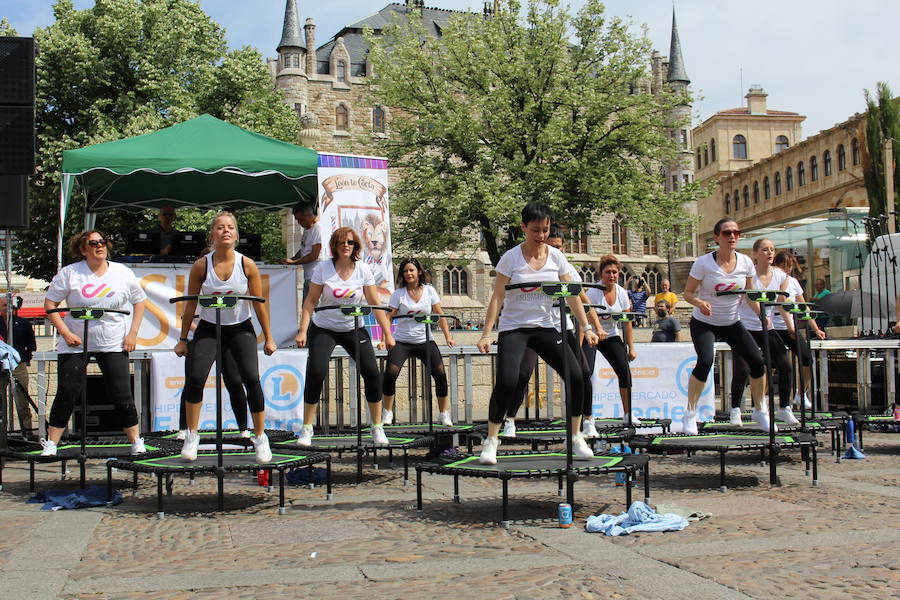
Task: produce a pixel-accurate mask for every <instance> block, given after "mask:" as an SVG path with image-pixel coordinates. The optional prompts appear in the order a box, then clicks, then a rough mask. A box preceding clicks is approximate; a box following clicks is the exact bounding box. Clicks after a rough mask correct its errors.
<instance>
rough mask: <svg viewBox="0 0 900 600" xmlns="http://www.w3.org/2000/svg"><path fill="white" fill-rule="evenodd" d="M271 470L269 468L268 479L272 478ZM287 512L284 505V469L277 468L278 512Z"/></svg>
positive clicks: (281, 513)
mask: <svg viewBox="0 0 900 600" xmlns="http://www.w3.org/2000/svg"><path fill="white" fill-rule="evenodd" d="M271 471H272V470H271V469H269V481H271V480H272V472H271ZM286 512H287V509H286V508H285V507H284V469H278V514H279V515H283V514H285V513H286Z"/></svg>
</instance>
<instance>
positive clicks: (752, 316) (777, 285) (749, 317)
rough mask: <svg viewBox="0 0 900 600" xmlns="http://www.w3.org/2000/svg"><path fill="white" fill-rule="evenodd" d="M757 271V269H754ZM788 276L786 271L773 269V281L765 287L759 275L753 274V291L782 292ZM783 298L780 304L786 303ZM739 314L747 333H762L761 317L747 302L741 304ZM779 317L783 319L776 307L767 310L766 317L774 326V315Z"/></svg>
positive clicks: (779, 299)
mask: <svg viewBox="0 0 900 600" xmlns="http://www.w3.org/2000/svg"><path fill="white" fill-rule="evenodd" d="M754 271H755V269H754ZM786 277H787V275H785V274H784V271H782V270H781V269H772V279H771V281H769V285H766V286H764V285H763V284H762V282H761V281H760V280H759V275H757V274H756V273H755V272H754V273H753V289H755V290H762V289H767V290H780V289H781V286H782V285H783V284H784V280H785V278H786ZM784 301H785V300H784V297H783V296H778V302H784ZM738 314H739V315H740V318H741V323H743V324H744V328H745V329H747V331H762V325H760V324H759V315H757V314H756V313H755V312H753V309H751V308H750V305H749V304H748V301H747V300H744V301H742V302H741V305H740V308H739V309H738ZM773 314H774V315H777V316H778V318H779V319H780V318H781V311H778V310H775V307H774V306H770V307H768V308H767V309H766V317H767V318H768V319H769V321H770V322H772V323H773V324H774V318H773V316H772V315H773Z"/></svg>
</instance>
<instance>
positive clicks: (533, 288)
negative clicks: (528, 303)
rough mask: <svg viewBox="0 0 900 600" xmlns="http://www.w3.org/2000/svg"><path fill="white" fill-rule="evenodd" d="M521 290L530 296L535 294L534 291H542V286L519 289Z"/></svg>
mask: <svg viewBox="0 0 900 600" xmlns="http://www.w3.org/2000/svg"><path fill="white" fill-rule="evenodd" d="M519 289H520V290H522V293H524V294H528V293H530V292H534V291H537V290H539V289H541V286H539V285H538V286H535V287H523V288H519Z"/></svg>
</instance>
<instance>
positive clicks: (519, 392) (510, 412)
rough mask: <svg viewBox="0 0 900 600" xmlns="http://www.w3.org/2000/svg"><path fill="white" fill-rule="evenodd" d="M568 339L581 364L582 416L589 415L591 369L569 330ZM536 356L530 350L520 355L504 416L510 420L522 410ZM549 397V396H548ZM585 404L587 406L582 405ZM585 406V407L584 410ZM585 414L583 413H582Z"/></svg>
mask: <svg viewBox="0 0 900 600" xmlns="http://www.w3.org/2000/svg"><path fill="white" fill-rule="evenodd" d="M566 334H567V336H566V337H568V338H569V346H570V347H571V348H572V352H574V353H575V355H576V356H577V357H578V359H579V362H580V363H581V365H580V368H581V376H582V378H583V379H584V391H583V394H584V395H585V399H584V400H583V401H582V405H581V406H582V413H581V414H583V415H590V414H591V368H590V367H589V366H588V361H587V357H586V356H585V355H584V353H582V352H578V346H577V344H578V342H577V338H576V337H575V334H574V333H573V332H572V331H571V330H569V331H567V332H566ZM537 362H538V355H537V352H535V351H534V350H532V349H531V348H526V349H525V354H523V355H522V364H521V365H519V378H518V380H516V389H515V392H513V399H512V402H511V403H510V405H509V408H507V410H506V416H507V417H508V418H510V419H515V418H516V415H517V414H518V412H519V409H520V408H522V404H524V403H525V395H526V394H527V393H528V382H529V381H531V376H532V375H533V374H534V370H535V369H536V368H537ZM495 393H496V388H494V391H493V392H492V393H491V397H493V395H494V394H495ZM548 396H549V394H548ZM584 402H587V404H584ZM585 406H586V407H587V408H586V409H585ZM585 410H586V411H587V412H584V411H585Z"/></svg>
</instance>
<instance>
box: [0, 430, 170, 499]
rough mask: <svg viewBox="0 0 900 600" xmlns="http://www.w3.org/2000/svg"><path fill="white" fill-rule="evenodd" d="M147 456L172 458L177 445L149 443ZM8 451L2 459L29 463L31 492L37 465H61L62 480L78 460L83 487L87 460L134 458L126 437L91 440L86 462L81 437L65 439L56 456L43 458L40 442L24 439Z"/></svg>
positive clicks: (87, 444) (0, 482)
mask: <svg viewBox="0 0 900 600" xmlns="http://www.w3.org/2000/svg"><path fill="white" fill-rule="evenodd" d="M144 445H145V447H146V448H147V453H146V454H141V455H140V456H142V457H143V456H160V455H166V456H167V455H169V454H172V452H176V451H177V450H176V448H175V446H174V445H173V444H172V443H171V442H166V441H159V440H146V442H145V444H144ZM8 446H9V447H8V448H5V449H0V457H4V458H8V459H10V460H24V461H27V462H28V491H29V492H31V493H34V492H35V483H34V469H35V463H42V464H44V463H55V462H58V463H60V468H61V471H62V477H63V478H65V475H66V465H67V464H68V462H69V461H70V460H74V461H78V466H79V471H80V478H81V487H82V488H83V487H84V482H85V477H86V473H85V461H87V460H109V459H111V458H119V457H125V456H129V455H130V451H131V442H129V441H128V439H127V438H125V437H112V438H87V439H86V440H85V448H84V449H85V453H84V459H83V460H82V457H81V438H77V439H75V438H72V437H71V436H70V437H64V438H63V439H61V440H60V442H59V446H57V449H56V456H41V452H42V451H43V448H42V447H41V445H40V444H39V443H38V442H27V441H23V440H15V439H9V440H8ZM134 487H135V488H137V475H135V477H134ZM2 489H3V461H2V460H0V490H2Z"/></svg>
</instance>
